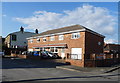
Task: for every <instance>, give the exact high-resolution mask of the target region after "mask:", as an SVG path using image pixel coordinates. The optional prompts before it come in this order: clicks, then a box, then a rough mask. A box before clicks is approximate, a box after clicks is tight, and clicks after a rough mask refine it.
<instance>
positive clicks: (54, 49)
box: [50, 47, 58, 53]
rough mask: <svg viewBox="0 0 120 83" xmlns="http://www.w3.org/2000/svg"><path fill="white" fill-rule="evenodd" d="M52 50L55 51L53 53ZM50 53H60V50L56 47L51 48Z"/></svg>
mask: <svg viewBox="0 0 120 83" xmlns="http://www.w3.org/2000/svg"><path fill="white" fill-rule="evenodd" d="M52 49H53V51H51V50H52ZM56 49H57V51H56ZM50 51H51V52H53V53H58V48H56V47H51V48H50Z"/></svg>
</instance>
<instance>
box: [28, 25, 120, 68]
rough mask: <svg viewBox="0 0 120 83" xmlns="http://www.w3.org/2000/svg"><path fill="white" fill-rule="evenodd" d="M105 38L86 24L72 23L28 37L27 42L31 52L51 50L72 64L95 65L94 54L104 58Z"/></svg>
mask: <svg viewBox="0 0 120 83" xmlns="http://www.w3.org/2000/svg"><path fill="white" fill-rule="evenodd" d="M37 33H38V31H37ZM104 38H105V36H103V35H101V34H99V33H97V32H95V31H92V30H90V29H88V28H86V27H84V26H81V25H72V26H66V27H62V28H58V29H53V30H48V31H46V32H42V33H40V34H34V35H31V36H30V37H26V39H27V41H26V44H27V45H28V46H27V50H28V51H29V52H33V51H50V52H53V53H55V54H57V55H59V56H60V57H62V59H64V60H65V61H66V62H69V63H70V64H71V65H76V66H81V67H85V66H95V64H94V63H95V62H91V61H90V59H92V58H93V57H96V56H94V54H95V55H100V56H97V57H98V58H101V56H102V58H104V54H103V53H104ZM107 47H108V46H107ZM91 54H93V55H92V56H91ZM116 57H119V56H116ZM99 63H100V62H98V64H99Z"/></svg>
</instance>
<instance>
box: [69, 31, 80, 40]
mask: <svg viewBox="0 0 120 83" xmlns="http://www.w3.org/2000/svg"><path fill="white" fill-rule="evenodd" d="M78 38H80V32H76V33H72V35H71V39H78Z"/></svg>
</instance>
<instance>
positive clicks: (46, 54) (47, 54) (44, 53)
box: [41, 51, 61, 59]
mask: <svg viewBox="0 0 120 83" xmlns="http://www.w3.org/2000/svg"><path fill="white" fill-rule="evenodd" d="M41 57H42V58H54V59H57V58H61V57H59V56H58V55H57V54H55V53H52V52H49V51H42V52H41Z"/></svg>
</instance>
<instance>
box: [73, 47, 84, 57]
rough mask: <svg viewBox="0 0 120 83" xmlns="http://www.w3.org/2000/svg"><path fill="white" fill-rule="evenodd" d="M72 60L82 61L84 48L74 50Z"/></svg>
mask: <svg viewBox="0 0 120 83" xmlns="http://www.w3.org/2000/svg"><path fill="white" fill-rule="evenodd" d="M71 51H72V52H71V59H82V48H72V50H71Z"/></svg>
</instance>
